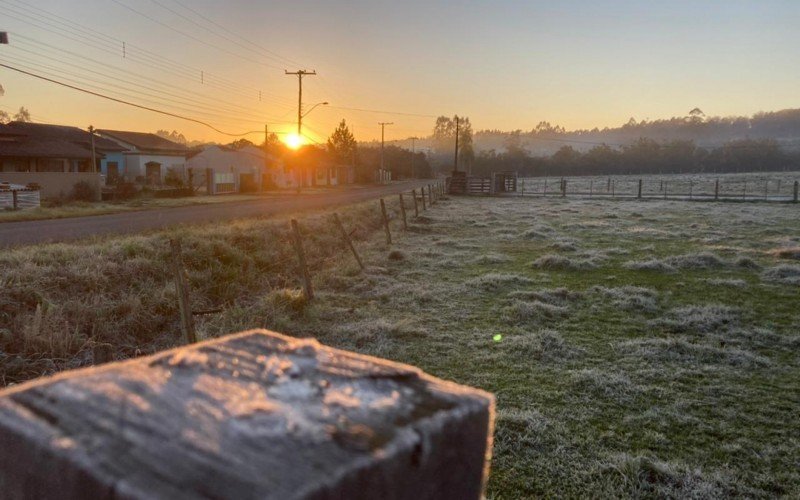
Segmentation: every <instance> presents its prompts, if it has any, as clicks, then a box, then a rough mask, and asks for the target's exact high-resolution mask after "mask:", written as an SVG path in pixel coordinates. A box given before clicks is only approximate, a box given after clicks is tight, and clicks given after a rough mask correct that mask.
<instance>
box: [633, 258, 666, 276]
mask: <svg viewBox="0 0 800 500" xmlns="http://www.w3.org/2000/svg"><path fill="white" fill-rule="evenodd" d="M623 267H624V268H625V269H629V270H631V271H653V272H657V273H666V274H674V273H676V272H678V270H677V269H675V266H673V265H672V264H669V263H667V262H664V261H662V260H658V259H649V260H632V261H628V262H626V263H625V264H623Z"/></svg>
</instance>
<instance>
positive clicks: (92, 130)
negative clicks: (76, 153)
mask: <svg viewBox="0 0 800 500" xmlns="http://www.w3.org/2000/svg"><path fill="white" fill-rule="evenodd" d="M89 135H90V136H92V172H93V173H95V174H96V173H97V159H96V156H95V150H94V127H92V126H91V125H89Z"/></svg>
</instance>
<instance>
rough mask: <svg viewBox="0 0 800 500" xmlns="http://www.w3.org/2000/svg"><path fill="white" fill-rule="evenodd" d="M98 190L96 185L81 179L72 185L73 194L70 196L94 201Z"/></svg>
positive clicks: (80, 199) (75, 198) (78, 199)
mask: <svg viewBox="0 0 800 500" xmlns="http://www.w3.org/2000/svg"><path fill="white" fill-rule="evenodd" d="M96 195H97V191H96V190H95V188H94V186H92V185H91V184H89V183H88V182H86V181H80V182H77V183H75V185H74V186H72V194H71V196H70V198H72V199H73V200H76V201H94V200H95V197H96Z"/></svg>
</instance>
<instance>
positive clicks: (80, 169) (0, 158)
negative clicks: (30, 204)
mask: <svg viewBox="0 0 800 500" xmlns="http://www.w3.org/2000/svg"><path fill="white" fill-rule="evenodd" d="M94 143H95V167H94V168H93V167H92V138H91V135H90V133H89V132H88V131H86V130H82V129H80V128H77V127H69V126H64V125H50V124H43V123H28V122H11V123H7V124H0V182H11V183H14V184H22V185H27V184H31V183H33V184H38V185H39V186H40V187H41V195H42V197H44V198H53V197H60V196H67V195H69V194H70V193H71V191H72V189H73V187H74V186H75V184H77V183H79V182H86V183H89V184H90V185H91V186H93V187H94V188H95V191H96V193H97V199H99V197H100V189H101V180H102V178H101V176H100V174H99V173H98V171H97V167H98V166H99V164H100V163H101V162H102V161H104V160H105V158H106V157H107V156H109V155H114V154H119V153H120V152H122V151H123V150H124V148H123V147H122V146H120V145H119V144H117V143H115V142H114V141H110V140H107V139H103V138H100V137H95V140H94Z"/></svg>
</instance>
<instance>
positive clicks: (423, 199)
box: [419, 186, 428, 212]
mask: <svg viewBox="0 0 800 500" xmlns="http://www.w3.org/2000/svg"><path fill="white" fill-rule="evenodd" d="M419 191H420V194H421V196H420V198H422V211H423V212H424V211H425V210H427V209H428V206H427V205H426V204H425V186H422V187H421V188H420V189H419Z"/></svg>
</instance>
